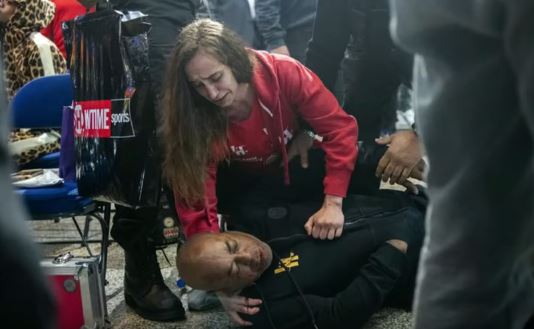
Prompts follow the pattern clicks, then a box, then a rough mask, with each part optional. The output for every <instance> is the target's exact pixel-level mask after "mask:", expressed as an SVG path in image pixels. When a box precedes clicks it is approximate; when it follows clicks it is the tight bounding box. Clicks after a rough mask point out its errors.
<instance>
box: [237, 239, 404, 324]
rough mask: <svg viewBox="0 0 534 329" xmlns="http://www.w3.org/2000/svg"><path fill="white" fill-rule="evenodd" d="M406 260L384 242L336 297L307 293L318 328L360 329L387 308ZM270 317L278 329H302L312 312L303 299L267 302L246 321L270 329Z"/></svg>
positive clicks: (295, 297) (298, 297)
mask: <svg viewBox="0 0 534 329" xmlns="http://www.w3.org/2000/svg"><path fill="white" fill-rule="evenodd" d="M406 260H407V259H406V255H405V253H404V252H403V251H401V248H397V247H396V246H394V245H393V244H389V243H385V244H384V245H383V246H382V247H380V248H379V249H378V250H377V251H376V252H374V253H373V254H372V255H371V256H370V257H369V262H368V263H367V264H366V265H365V266H364V267H362V269H361V270H360V272H359V274H358V275H357V276H356V277H355V278H354V280H353V281H352V283H351V284H350V285H349V286H348V287H347V288H346V289H345V290H343V291H341V292H340V293H338V294H337V295H336V296H334V297H321V296H317V295H309V294H305V295H304V297H305V298H306V301H307V303H308V305H309V307H310V311H311V313H312V314H313V315H314V317H315V321H316V324H317V326H318V327H319V328H347V326H350V328H360V327H361V326H362V325H363V324H364V323H365V322H367V321H368V320H369V318H370V317H371V315H373V313H375V312H376V311H378V310H379V309H380V308H381V307H382V306H383V305H384V300H385V299H386V297H387V295H388V294H389V293H390V292H391V291H392V290H393V288H394V287H395V284H396V283H397V281H398V279H399V278H400V277H401V275H402V273H403V272H404V268H405V266H406ZM265 305H267V306H265ZM267 308H268V310H267ZM269 316H270V318H271V320H272V321H273V322H274V323H275V324H276V328H279V329H282V328H295V327H299V328H300V327H303V326H305V325H310V324H311V323H310V316H309V311H308V310H307V308H306V307H305V305H304V303H303V301H302V297H300V296H292V297H290V298H285V299H281V300H276V301H264V302H263V304H262V305H261V306H260V311H259V312H257V313H256V314H253V315H243V319H244V320H245V321H247V322H252V323H253V325H254V328H271V326H270V323H269V319H268V317H269ZM310 327H311V326H310Z"/></svg>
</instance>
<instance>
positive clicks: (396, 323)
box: [28, 218, 412, 329]
mask: <svg viewBox="0 0 534 329" xmlns="http://www.w3.org/2000/svg"><path fill="white" fill-rule="evenodd" d="M79 223H80V225H81V227H83V223H84V219H83V218H80V219H79ZM28 225H29V226H30V228H31V230H32V232H33V236H34V239H35V240H36V241H41V242H42V241H53V240H58V239H75V238H77V237H78V235H77V231H76V227H75V226H74V224H73V221H72V220H71V219H63V220H61V221H60V222H58V223H55V222H53V221H33V222H29V223H28ZM99 236H100V232H99V229H98V225H97V223H92V224H91V230H90V237H89V238H90V239H98V238H99ZM40 246H41V250H42V253H43V256H57V255H59V254H61V253H63V252H67V251H71V252H72V253H73V254H74V255H76V256H87V255H88V253H87V250H86V249H85V248H82V247H81V246H80V244H69V245H65V244H63V245H40ZM91 249H92V251H93V253H94V254H97V253H98V252H99V245H98V244H92V245H91ZM164 251H165V253H166V254H167V257H168V259H169V261H170V264H169V263H168V262H167V260H165V257H164V256H163V253H162V252H161V251H158V260H159V263H160V267H161V269H162V274H163V277H164V279H165V283H166V284H167V285H168V286H169V287H170V288H171V290H173V291H174V292H177V288H176V286H175V281H176V278H177V276H178V273H177V271H176V268H175V266H174V256H175V254H176V246H175V245H173V246H169V247H167V248H166V249H165V250H164ZM108 254H109V257H108V269H107V274H106V280H107V281H108V284H107V285H106V297H107V307H108V313H109V319H110V322H111V327H112V328H125V329H126V328H127V329H141V328H154V329H160V328H161V329H170V328H180V329H193V328H194V329H204V328H206V329H208V328H209V329H218V328H235V327H234V326H232V324H231V322H230V321H229V319H228V317H227V316H226V314H225V312H224V310H223V309H222V308H220V307H219V308H216V309H213V310H210V311H205V312H188V313H187V320H185V321H178V322H169V323H158V322H152V321H148V320H144V319H143V318H141V317H139V316H137V315H136V314H135V313H134V312H133V311H132V310H131V309H129V308H128V307H127V306H126V304H125V303H124V297H123V287H122V280H123V275H124V271H123V266H124V258H123V252H122V249H121V248H120V247H119V246H118V245H117V244H116V243H112V244H111V246H110V247H109V249H108ZM411 326H412V316H411V314H410V313H408V312H405V311H402V310H395V309H385V310H382V311H381V312H379V313H378V314H376V315H375V316H373V318H372V319H371V320H370V321H369V323H368V324H367V325H366V327H365V329H404V328H406V329H408V328H411Z"/></svg>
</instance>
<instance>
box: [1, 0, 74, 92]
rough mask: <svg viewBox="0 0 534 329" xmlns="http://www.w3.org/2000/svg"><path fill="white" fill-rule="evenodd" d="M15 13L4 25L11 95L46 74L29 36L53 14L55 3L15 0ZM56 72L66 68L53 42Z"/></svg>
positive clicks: (6, 63) (52, 16)
mask: <svg viewBox="0 0 534 329" xmlns="http://www.w3.org/2000/svg"><path fill="white" fill-rule="evenodd" d="M12 2H14V3H15V4H16V5H17V9H16V11H15V14H14V15H13V17H11V19H10V20H9V22H8V23H7V24H6V27H5V35H4V53H5V56H4V58H5V67H6V82H7V88H6V89H7V94H8V97H9V98H10V99H11V98H12V97H13V96H14V95H15V93H16V92H17V90H18V89H19V88H20V87H22V86H23V85H24V84H25V83H27V82H29V81H31V80H33V79H35V78H37V77H41V76H44V75H45V70H44V68H43V64H42V61H41V55H40V53H39V48H38V46H37V45H36V44H35V43H34V42H33V40H32V39H31V38H30V35H31V34H32V33H34V32H38V31H39V30H40V29H42V28H43V27H45V26H47V25H48V24H49V23H50V22H51V21H52V19H53V18H54V13H55V5H54V4H53V3H52V2H50V1H49V0H12ZM49 47H50V51H51V54H52V61H53V66H54V71H55V74H59V73H64V72H66V70H67V64H66V62H65V59H64V58H63V56H62V55H61V53H60V51H59V49H58V48H57V47H56V46H55V45H54V44H53V43H52V42H50V45H49Z"/></svg>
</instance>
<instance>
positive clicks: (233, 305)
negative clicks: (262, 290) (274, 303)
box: [217, 291, 262, 326]
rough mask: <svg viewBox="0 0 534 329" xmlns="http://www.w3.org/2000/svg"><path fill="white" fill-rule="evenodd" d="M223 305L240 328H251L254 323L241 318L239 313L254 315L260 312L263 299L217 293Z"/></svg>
mask: <svg viewBox="0 0 534 329" xmlns="http://www.w3.org/2000/svg"><path fill="white" fill-rule="evenodd" d="M217 296H218V297H219V300H220V301H221V304H222V306H223V308H224V310H225V311H226V313H228V316H229V317H230V320H232V322H233V323H235V324H237V325H239V326H251V325H252V323H251V322H249V321H245V320H243V319H242V318H241V316H240V315H239V313H242V314H248V315H253V314H256V313H258V312H259V311H260V308H259V307H258V306H259V305H261V303H262V301H261V299H254V298H247V297H243V296H239V295H227V294H225V293H223V292H220V291H219V292H217Z"/></svg>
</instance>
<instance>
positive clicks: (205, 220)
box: [176, 50, 358, 236]
mask: <svg viewBox="0 0 534 329" xmlns="http://www.w3.org/2000/svg"><path fill="white" fill-rule="evenodd" d="M250 51H251V52H253V53H254V54H255V55H256V58H257V61H256V65H255V67H254V73H253V76H252V86H253V87H254V89H255V91H256V96H257V102H256V104H255V105H254V107H253V110H252V112H251V115H250V118H248V119H246V120H244V121H242V122H238V123H232V124H230V125H229V134H228V136H229V137H228V145H229V147H230V150H231V155H230V160H231V161H232V165H233V166H243V167H244V168H247V167H248V168H250V161H256V162H265V161H266V159H265V158H266V157H268V155H269V153H271V152H272V151H273V150H274V151H276V153H278V154H280V155H281V156H282V160H283V163H284V169H285V170H284V172H285V181H286V183H289V174H288V162H287V150H286V144H287V142H288V141H289V140H291V138H292V136H294V135H295V132H296V131H297V130H298V118H301V119H302V120H304V121H306V122H307V123H308V124H309V125H310V126H311V127H312V128H313V130H314V132H315V133H316V134H318V135H320V136H322V137H323V141H322V142H321V143H320V144H319V145H320V147H321V148H322V149H323V150H324V152H325V154H326V175H325V178H324V180H323V184H324V193H325V194H330V195H336V196H341V197H345V195H346V193H347V188H348V184H349V181H350V177H351V175H352V171H353V169H354V164H355V162H356V157H357V154H358V148H357V139H358V127H357V123H356V120H355V119H354V117H352V116H350V115H348V114H346V113H345V111H343V109H342V108H341V107H340V106H339V103H338V102H337V100H336V98H335V97H334V96H333V95H332V94H331V93H330V92H329V91H328V89H326V88H325V87H324V85H323V83H322V82H321V80H319V78H318V77H317V76H316V75H315V74H314V73H313V72H311V71H310V70H309V69H308V68H306V67H305V66H304V65H302V64H300V63H299V62H298V61H296V60H294V59H292V58H290V57H287V56H282V55H276V54H270V53H267V52H263V51H256V50H250ZM251 141H253V142H251ZM258 145H260V146H259V147H258ZM249 152H250V153H249ZM255 169H256V170H261V166H256V168H255ZM207 173H208V175H207V179H206V183H205V184H206V185H205V189H206V192H205V198H204V201H203V202H199V203H198V204H197V205H196V206H195V207H193V208H188V207H186V206H185V204H184V203H183V202H182V201H181V200H180V198H179V197H178V196H177V198H176V200H177V201H176V210H177V211H178V214H179V216H180V220H181V222H182V225H183V227H184V230H185V234H186V236H191V235H193V234H195V233H200V232H206V231H211V232H218V231H219V225H218V219H217V196H216V195H215V180H216V174H217V165H216V164H212V165H210V166H209V167H208V168H207Z"/></svg>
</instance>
